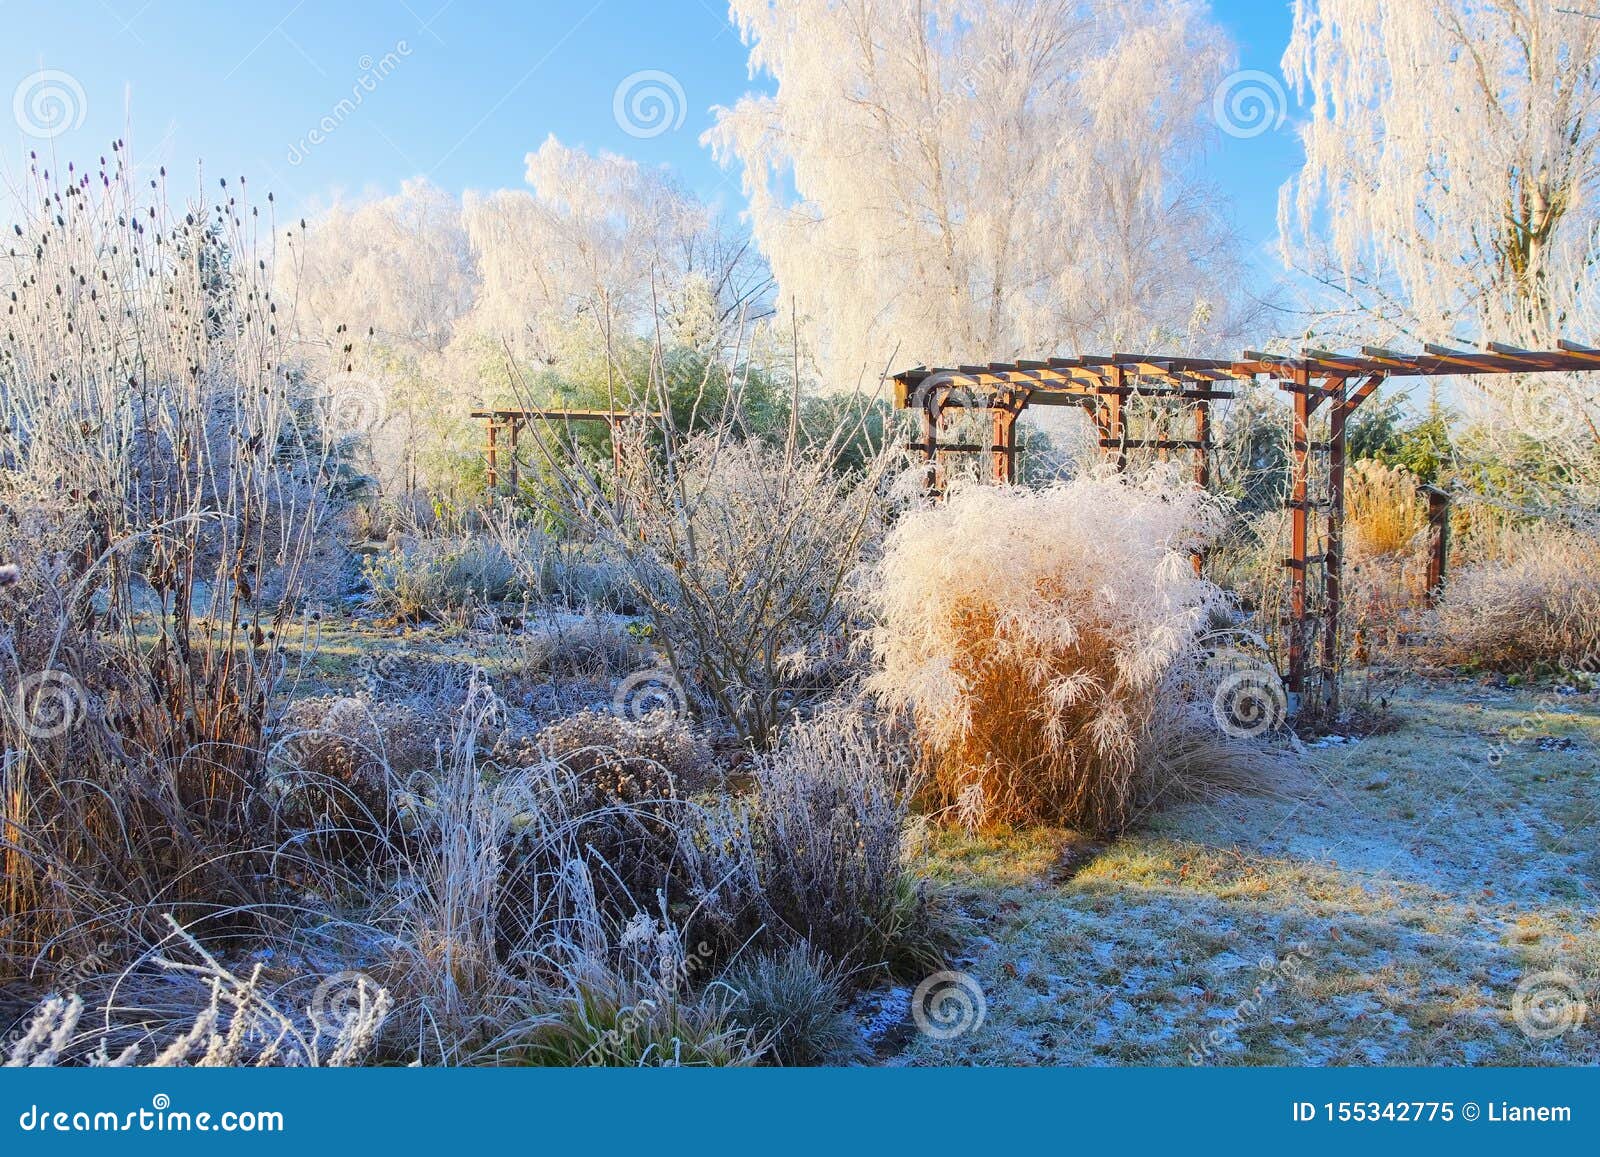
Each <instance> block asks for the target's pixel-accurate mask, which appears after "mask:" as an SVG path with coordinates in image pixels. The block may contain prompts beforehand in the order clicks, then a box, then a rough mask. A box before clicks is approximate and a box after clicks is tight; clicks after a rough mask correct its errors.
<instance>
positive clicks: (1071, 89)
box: [706, 0, 1228, 388]
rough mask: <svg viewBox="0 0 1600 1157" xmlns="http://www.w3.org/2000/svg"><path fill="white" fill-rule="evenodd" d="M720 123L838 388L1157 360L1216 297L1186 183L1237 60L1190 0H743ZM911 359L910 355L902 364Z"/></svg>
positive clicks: (1219, 244) (1216, 254) (1220, 254)
mask: <svg viewBox="0 0 1600 1157" xmlns="http://www.w3.org/2000/svg"><path fill="white" fill-rule="evenodd" d="M731 8H732V16H733V19H734V21H735V22H736V24H737V25H738V27H739V29H740V32H741V33H742V35H743V36H744V38H745V40H746V42H747V43H749V44H750V45H751V50H750V67H751V71H752V73H753V74H763V73H764V74H766V75H768V76H770V77H771V79H772V81H773V90H772V91H771V92H770V93H769V94H765V95H750V96H746V97H745V98H743V99H742V100H740V101H739V102H738V104H737V105H735V106H734V107H733V108H731V109H729V108H724V109H719V110H718V114H717V115H718V119H717V124H716V125H715V127H714V128H713V129H712V130H711V131H710V132H709V133H708V134H707V138H706V139H707V141H708V143H709V144H710V145H711V146H712V148H713V150H714V152H715V154H716V156H717V157H718V158H719V159H721V160H722V161H723V162H724V163H728V164H734V163H736V164H738V165H740V166H742V169H743V179H744V187H745V191H746V193H747V195H748V198H749V211H750V218H751V222H752V226H753V230H754V233H755V236H756V239H757V241H758V242H759V243H760V245H761V247H762V250H763V251H764V252H765V254H766V255H767V257H768V259H769V260H770V262H771V264H772V267H773V273H774V275H775V277H776V279H777V282H778V286H779V296H780V306H781V307H782V312H785V313H787V312H788V307H789V303H790V302H791V301H792V302H793V308H794V309H795V310H796V311H797V312H798V314H799V317H800V320H801V321H802V324H804V325H806V326H807V327H808V332H809V335H810V338H811V341H812V344H813V346H814V348H815V350H816V353H817V355H818V358H819V362H820V364H821V367H822V372H823V376H824V379H825V381H826V382H827V384H828V385H830V386H832V387H835V388H848V387H850V386H853V385H855V384H856V383H857V382H858V381H859V380H861V378H862V377H863V376H871V375H876V374H877V373H879V372H881V371H882V370H883V368H884V366H885V364H886V363H887V361H888V360H889V359H891V358H895V359H896V360H898V361H900V362H916V361H925V362H941V361H946V360H949V359H952V358H962V359H963V360H968V361H970V360H975V359H979V358H1005V357H1011V356H1020V355H1026V354H1039V353H1050V352H1071V351H1073V350H1080V349H1081V350H1088V349H1090V348H1097V347H1107V348H1110V347H1124V346H1128V345H1132V344H1141V343H1146V342H1155V343H1162V342H1163V340H1164V338H1166V336H1167V335H1168V334H1169V333H1170V332H1172V331H1176V332H1177V333H1180V334H1181V333H1182V332H1183V329H1184V326H1185V323H1186V322H1187V321H1188V320H1189V319H1190V318H1191V316H1193V314H1194V311H1195V305H1196V303H1197V301H1199V300H1201V299H1203V298H1206V297H1212V296H1215V295H1218V293H1219V290H1218V289H1217V288H1216V286H1217V285H1218V284H1225V283H1226V282H1225V280H1224V279H1223V278H1221V277H1219V276H1218V275H1219V272H1220V271H1221V270H1223V269H1224V268H1225V267H1226V260H1225V259H1226V254H1227V248H1228V247H1227V237H1226V229H1225V228H1224V227H1223V225H1222V223H1221V220H1220V218H1219V216H1218V215H1217V214H1216V213H1215V212H1214V211H1213V210H1212V208H1211V205H1210V200H1211V196H1212V194H1211V193H1210V191H1209V190H1208V189H1207V188H1206V187H1205V186H1204V185H1203V184H1202V183H1201V182H1200V181H1199V179H1198V177H1197V175H1196V173H1195V171H1194V169H1193V167H1192V162H1193V161H1194V159H1195V157H1196V154H1197V151H1198V150H1199V148H1200V147H1201V145H1202V144H1203V142H1204V140H1205V137H1206V133H1207V126H1206V122H1205V116H1206V111H1207V110H1209V108H1210V106H1211V93H1212V91H1213V89H1214V87H1215V85H1216V83H1217V81H1218V79H1219V78H1220V76H1221V74H1222V71H1223V68H1224V63H1225V60H1226V58H1227V55H1228V46H1227V44H1226V41H1225V39H1224V37H1223V35H1222V33H1221V32H1220V31H1219V30H1218V28H1217V27H1216V26H1215V25H1214V24H1213V23H1211V22H1210V21H1209V19H1208V18H1207V16H1206V12H1205V9H1204V7H1203V6H1202V5H1200V4H1196V3H1191V2H1188V0H1135V2H1127V0H1124V2H1120V3H1110V2H1104V0H982V2H979V0H920V2H917V3H912V2H909V0H795V2H794V3H787V4H782V5H774V4H771V3H768V0H733V2H732V4H731ZM896 350H898V353H896Z"/></svg>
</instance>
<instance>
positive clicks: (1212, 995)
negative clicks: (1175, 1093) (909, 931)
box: [890, 683, 1600, 1065]
mask: <svg viewBox="0 0 1600 1157" xmlns="http://www.w3.org/2000/svg"><path fill="white" fill-rule="evenodd" d="M1552 702H1553V703H1554V704H1555V706H1554V707H1551V706H1550V703H1552ZM1397 706H1398V709H1399V712H1400V714H1401V716H1402V725H1401V727H1400V728H1399V730H1397V731H1395V732H1393V733H1391V734H1387V735H1383V736H1378V737H1374V738H1371V739H1367V740H1364V741H1362V742H1359V743H1354V744H1347V745H1346V744H1336V745H1330V746H1326V747H1320V748H1316V749H1313V750H1311V751H1310V752H1309V754H1310V755H1311V756H1312V757H1314V759H1315V763H1316V766H1315V768H1314V770H1313V771H1312V772H1311V773H1310V776H1309V780H1310V783H1309V788H1310V790H1309V791H1307V792H1306V793H1303V795H1302V796H1301V797H1300V798H1299V799H1298V800H1271V799H1262V798H1246V797H1229V798H1224V799H1221V800H1217V801H1213V802H1209V803H1204V804H1191V805H1186V806H1183V807H1178V808H1175V809H1172V810H1170V811H1167V812H1165V813H1163V814H1162V815H1159V816H1155V817H1152V818H1151V819H1150V820H1149V821H1148V822H1147V823H1145V824H1143V825H1141V827H1139V828H1138V829H1136V830H1135V831H1134V832H1132V833H1130V834H1129V835H1127V836H1125V837H1124V838H1123V839H1122V840H1120V841H1119V842H1116V843H1113V844H1110V845H1108V846H1104V847H1098V846H1095V845H1090V846H1087V847H1086V846H1085V845H1084V843H1083V841H1081V840H1080V839H1078V838H1077V837H1076V836H1075V835H1074V834H1073V833H1069V832H1062V831H1041V830H1034V831H1029V832H1018V833H1015V834H1011V835H1007V836H1003V837H995V838H985V839H977V840H973V839H968V838H966V837H961V836H957V835H954V834H952V835H947V836H945V837H943V838H941V839H940V840H939V841H938V842H937V843H936V845H935V847H934V850H933V856H934V860H935V862H936V863H937V865H938V874H939V875H940V876H942V877H944V878H945V879H946V880H948V881H949V882H951V883H952V885H954V886H955V887H957V888H958V889H959V890H960V893H961V896H962V899H963V902H964V906H965V908H966V910H967V912H968V913H969V915H971V916H972V917H973V918H975V919H976V920H977V921H978V922H979V923H980V926H981V929H982V931H981V934H980V935H979V936H978V937H977V938H976V939H975V940H974V941H973V942H972V943H971V945H970V946H969V948H968V949H967V956H968V959H966V960H965V961H964V962H961V963H958V964H957V965H956V967H959V968H964V969H965V970H966V971H968V972H970V973H971V974H972V975H973V976H975V977H976V978H977V979H978V980H979V982H980V983H981V984H982V986H983V989H984V992H985V995H986V999H987V1015H986V1019H985V1021H984V1023H983V1025H982V1026H981V1027H980V1028H978V1029H977V1030H975V1031H974V1032H971V1033H968V1034H965V1035H962V1036H960V1037H957V1038H956V1039H954V1040H951V1041H947V1042H939V1041H934V1040H930V1039H929V1038H927V1037H924V1036H920V1035H917V1034H910V1035H909V1036H908V1037H907V1038H906V1039H907V1042H908V1043H907V1044H906V1047H905V1049H904V1051H903V1052H902V1053H901V1054H899V1055H898V1056H895V1057H894V1058H892V1060H891V1062H890V1063H901V1064H947V1063H960V1064H967V1063H977V1064H1188V1063H1195V1062H1196V1061H1197V1060H1198V1061H1200V1062H1202V1063H1210V1064H1284V1065H1303V1064H1318V1065H1320V1064H1351V1065H1357V1064H1425V1065H1436V1064H1486V1063H1493V1064H1547V1063H1557V1064H1573V1063H1594V1062H1595V1061H1596V1060H1600V1036H1597V1033H1596V997H1597V990H1596V985H1597V981H1600V850H1597V847H1596V842H1595V838H1594V836H1595V824H1596V815H1597V810H1600V783H1597V782H1596V781H1595V778H1594V775H1593V769H1594V767H1595V751H1596V746H1597V744H1600V703H1597V702H1596V698H1595V696H1594V695H1571V696H1548V697H1546V696H1541V695H1539V694H1536V693H1532V692H1526V691H1522V692H1515V691H1506V690H1500V689H1496V688H1494V687H1491V686H1489V685H1486V684H1470V685H1469V684H1461V683H1454V684H1442V683H1441V684H1430V685H1426V686H1422V687H1416V688H1412V689H1410V690H1408V691H1406V692H1404V693H1403V694H1402V695H1401V697H1400V701H1399V703H1398V704H1397ZM1491 759H1494V760H1495V762H1493V763H1491V762H1490V760H1491ZM1074 849H1076V850H1074ZM1546 970H1560V971H1563V972H1565V973H1567V974H1569V975H1570V976H1571V977H1572V978H1573V979H1574V980H1575V981H1576V982H1577V983H1578V985H1579V987H1580V990H1581V991H1583V992H1585V993H1586V995H1587V998H1588V1002H1589V1017H1588V1022H1587V1024H1586V1025H1585V1026H1584V1027H1581V1028H1578V1029H1575V1030H1573V1031H1571V1032H1568V1033H1566V1034H1564V1035H1561V1036H1559V1037H1556V1038H1554V1039H1551V1040H1544V1041H1541V1040H1534V1039H1530V1038H1529V1037H1528V1036H1526V1035H1525V1034H1524V1033H1523V1032H1522V1031H1521V1030H1520V1029H1519V1028H1518V1026H1517V1024H1516V1022H1515V1021H1514V1020H1513V1017H1512V1013H1511V1008H1512V1002H1513V998H1514V995H1515V992H1516V989H1517V986H1518V984H1519V982H1520V981H1521V980H1522V979H1523V978H1524V977H1527V976H1530V975H1534V974H1537V973H1539V972H1543V971H1546Z"/></svg>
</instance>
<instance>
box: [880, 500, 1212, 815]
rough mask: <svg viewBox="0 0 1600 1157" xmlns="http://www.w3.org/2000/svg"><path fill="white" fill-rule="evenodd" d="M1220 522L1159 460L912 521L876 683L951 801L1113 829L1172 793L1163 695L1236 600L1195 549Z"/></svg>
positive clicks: (938, 792) (965, 808) (885, 566)
mask: <svg viewBox="0 0 1600 1157" xmlns="http://www.w3.org/2000/svg"><path fill="white" fill-rule="evenodd" d="M1222 514H1223V511H1222V509H1221V507H1220V506H1219V504H1218V503H1217V501H1216V500H1215V499H1213V498H1211V497H1208V496H1207V495H1205V494H1204V493H1202V492H1200V491H1198V490H1196V489H1194V488H1193V487H1191V486H1189V485H1187V484H1186V483H1183V482H1181V481H1180V480H1179V478H1178V476H1177V474H1176V473H1175V472H1169V471H1166V470H1161V471H1157V472H1154V473H1152V474H1150V475H1148V476H1145V477H1143V478H1142V479H1138V480H1132V481H1129V480H1125V479H1122V478H1119V477H1116V476H1106V475H1096V476H1085V477H1080V478H1077V479H1075V480H1073V481H1071V482H1064V483H1058V484H1056V485H1054V486H1051V487H1049V488H1046V489H1044V490H1024V489H1016V488H1000V487H991V486H980V487H971V488H966V489H960V490H957V491H956V492H955V493H953V494H952V495H951V496H950V498H949V500H948V501H947V502H946V503H945V504H943V505H942V506H938V507H935V508H931V509H925V510H921V511H917V512H915V513H913V514H910V515H909V516H907V517H906V518H905V519H903V520H902V521H901V523H900V524H899V525H898V526H897V527H896V528H895V530H894V531H893V532H892V534H891V535H890V537H889V541H888V544H887V548H886V551H885V557H884V559H883V563H882V567H881V572H880V577H879V582H878V588H877V590H878V593H877V596H876V597H877V599H878V602H879V604H880V609H881V612H882V620H883V622H882V626H881V628H880V629H879V631H878V634H877V637H876V651H877V654H878V658H879V660H880V662H881V668H882V669H881V671H880V672H879V674H878V675H877V676H876V677H875V686H876V689H877V690H878V692H879V693H880V694H881V695H882V696H883V698H884V699H885V701H886V702H888V703H890V704H892V705H896V706H903V707H907V708H909V709H910V710H911V712H912V715H913V718H914V720H915V722H916V725H917V729H918V733H919V737H920V740H921V742H922V744H923V746H924V749H925V752H926V754H927V755H928V757H929V760H930V763H931V767H932V771H933V777H934V782H933V793H934V795H935V796H936V797H937V801H938V802H939V803H942V804H944V805H947V806H953V807H956V808H957V809H959V811H960V812H961V813H962V814H963V816H964V818H965V819H966V820H967V821H968V822H970V823H974V824H985V823H1013V822H1050V823H1064V824H1071V825H1074V826H1079V827H1083V828H1086V829H1098V830H1105V829H1116V828H1118V827H1121V826H1122V825H1124V824H1125V823H1126V822H1127V821H1128V820H1129V819H1130V818H1131V816H1132V813H1133V811H1134V809H1135V808H1136V807H1138V806H1139V805H1140V803H1141V802H1143V801H1145V800H1147V799H1149V798H1150V797H1151V796H1152V795H1154V794H1155V793H1156V791H1157V790H1158V789H1159V787H1160V785H1159V784H1156V783H1154V782H1152V781H1151V774H1152V769H1153V767H1154V762H1153V761H1149V760H1146V759H1145V758H1143V757H1144V755H1145V749H1146V748H1147V747H1148V746H1149V745H1150V744H1151V743H1152V742H1155V741H1156V738H1157V736H1158V734H1160V733H1162V732H1163V731H1164V726H1163V728H1161V729H1158V730H1157V731H1153V730H1152V727H1153V725H1154V724H1156V722H1157V719H1158V717H1157V712H1156V708H1157V705H1158V701H1159V700H1160V698H1161V696H1162V695H1163V693H1164V691H1165V690H1166V689H1167V688H1168V686H1169V685H1170V684H1172V683H1173V682H1174V681H1175V679H1176V678H1177V676H1178V674H1179V673H1180V672H1181V671H1182V670H1184V669H1185V668H1186V667H1187V666H1189V665H1190V660H1191V659H1192V658H1193V653H1194V650H1195V646H1196V639H1197V637H1198V635H1199V634H1200V633H1201V632H1202V631H1203V629H1204V626H1205V623H1206V620H1207V616H1208V614H1209V613H1210V612H1211V611H1212V610H1213V609H1214V608H1215V607H1217V606H1218V605H1219V602H1220V598H1221V595H1220V592H1219V591H1218V590H1217V588H1216V587H1214V586H1212V585H1211V584H1210V583H1208V582H1205V581H1202V580H1200V579H1197V578H1196V577H1195V576H1194V572H1193V570H1192V568H1191V564H1190V557H1189V556H1190V552H1191V550H1193V549H1195V548H1197V547H1199V546H1201V545H1202V544H1204V543H1205V542H1206V541H1207V540H1208V539H1209V538H1210V537H1211V536H1212V535H1213V534H1214V533H1215V532H1216V531H1217V530H1218V528H1219V527H1220V524H1221V522H1222ZM1162 718H1163V719H1164V718H1165V716H1164V715H1163V717H1162Z"/></svg>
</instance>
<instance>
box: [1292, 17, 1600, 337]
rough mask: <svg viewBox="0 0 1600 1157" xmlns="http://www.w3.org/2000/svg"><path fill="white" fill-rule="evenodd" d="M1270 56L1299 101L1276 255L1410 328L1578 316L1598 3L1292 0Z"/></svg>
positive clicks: (1558, 326) (1591, 316) (1589, 190)
mask: <svg viewBox="0 0 1600 1157" xmlns="http://www.w3.org/2000/svg"><path fill="white" fill-rule="evenodd" d="M1568 7H1569V8H1572V9H1576V8H1577V7H1578V5H1577V4H1573V5H1569V6H1568ZM1283 65H1284V71H1285V73H1286V74H1287V76H1288V78H1289V80H1290V82H1291V83H1292V84H1293V86H1294V88H1295V90H1296V92H1297V93H1298V95H1299V96H1300V97H1301V99H1302V100H1303V101H1304V102H1305V103H1306V104H1307V106H1308V112H1309V118H1308V120H1307V121H1306V124H1305V126H1304V129H1303V130H1302V135H1303V139H1304V143H1305V153H1306V159H1305V166H1304V168H1303V170H1302V171H1301V173H1300V175H1299V176H1298V177H1297V178H1296V179H1295V180H1293V181H1291V182H1290V183H1289V184H1288V185H1286V186H1285V188H1284V190H1283V194H1282V198H1281V204H1280V226H1281V233H1282V236H1283V243H1284V251H1285V255H1286V257H1287V258H1288V259H1289V261H1290V262H1291V263H1293V264H1297V265H1299V266H1300V267H1301V268H1303V269H1305V270H1307V271H1309V272H1311V273H1312V274H1313V275H1314V276H1316V277H1318V278H1319V279H1321V280H1322V281H1323V282H1324V283H1325V284H1327V285H1328V286H1329V287H1330V288H1332V289H1334V290H1335V291H1336V292H1337V293H1339V294H1340V295H1342V296H1343V297H1344V298H1345V300H1346V303H1347V304H1348V305H1351V306H1353V307H1354V308H1356V309H1357V310H1359V311H1360V312H1361V313H1362V314H1364V315H1366V316H1367V317H1368V318H1369V319H1371V320H1372V321H1373V322H1374V323H1376V328H1378V329H1380V330H1384V331H1387V332H1389V333H1391V334H1393V333H1398V334H1402V335H1406V336H1409V337H1412V338H1415V339H1418V340H1436V341H1448V340H1450V339H1451V338H1452V337H1453V336H1461V335H1464V336H1467V337H1479V336H1481V337H1483V338H1487V339H1493V340H1500V341H1506V342H1511V343H1516V344H1521V345H1528V346H1545V345H1548V344H1549V343H1550V342H1552V341H1554V340H1555V338H1556V337H1557V336H1558V335H1560V334H1562V333H1563V332H1564V331H1567V330H1570V329H1571V328H1572V327H1573V326H1575V325H1578V326H1583V327H1585V328H1587V327H1589V326H1591V325H1593V323H1594V321H1595V306H1596V304H1597V298H1596V290H1595V287H1594V284H1593V281H1592V278H1591V276H1590V274H1591V271H1592V270H1593V267H1594V265H1595V262H1596V260H1597V259H1600V248H1597V244H1596V243H1597V239H1600V203H1597V202H1596V199H1595V193H1596V191H1597V182H1600V154H1597V151H1596V149H1597V145H1600V135H1597V129H1600V106H1597V98H1600V8H1597V16H1596V17H1586V16H1584V15H1581V14H1580V13H1578V12H1576V11H1566V10H1563V9H1562V8H1561V7H1557V6H1555V5H1552V4H1549V3H1545V2H1541V0H1443V2H1440V3H1429V4H1411V3H1395V2H1393V0H1298V3H1297V4H1296V5H1295V20H1294V33H1293V37H1292V39H1291V41H1290V44H1289V48H1288V51H1287V52H1286V53H1285V55H1284V58H1283Z"/></svg>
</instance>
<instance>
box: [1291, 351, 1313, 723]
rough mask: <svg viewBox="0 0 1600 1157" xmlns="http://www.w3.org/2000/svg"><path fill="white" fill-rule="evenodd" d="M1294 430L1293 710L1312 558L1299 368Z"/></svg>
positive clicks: (1302, 679) (1306, 387) (1301, 673)
mask: <svg viewBox="0 0 1600 1157" xmlns="http://www.w3.org/2000/svg"><path fill="white" fill-rule="evenodd" d="M1294 384H1295V386H1296V389H1295V390H1294V429H1293V432H1292V434H1291V436H1290V441H1291V447H1290V452H1289V558H1288V559H1287V560H1285V565H1287V566H1288V568H1289V677H1288V680H1287V686H1286V690H1287V691H1288V694H1289V712H1290V714H1294V713H1295V712H1297V711H1298V710H1299V708H1300V696H1301V694H1302V693H1303V692H1304V691H1305V686H1306V565H1307V561H1308V560H1309V558H1310V553H1311V552H1310V550H1309V549H1308V542H1307V530H1308V527H1309V521H1308V520H1309V514H1310V511H1309V509H1308V501H1307V500H1308V498H1309V497H1310V495H1309V489H1310V488H1309V485H1308V483H1309V481H1310V462H1311V453H1310V451H1311V393H1310V390H1311V379H1310V374H1309V373H1308V372H1307V371H1306V370H1305V369H1304V368H1301V369H1297V370H1296V371H1295V379H1294Z"/></svg>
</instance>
